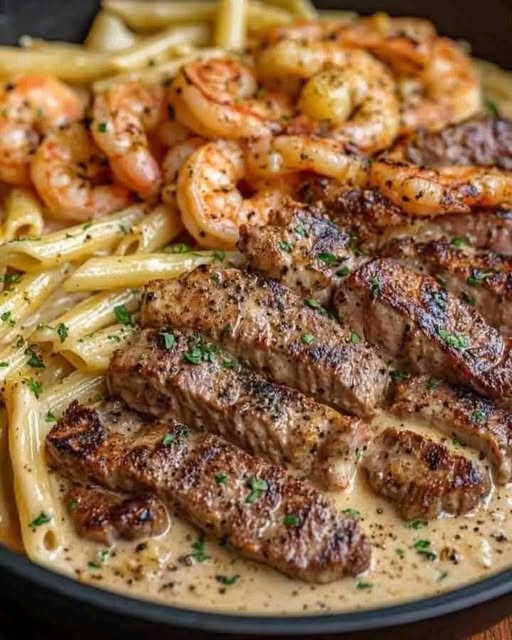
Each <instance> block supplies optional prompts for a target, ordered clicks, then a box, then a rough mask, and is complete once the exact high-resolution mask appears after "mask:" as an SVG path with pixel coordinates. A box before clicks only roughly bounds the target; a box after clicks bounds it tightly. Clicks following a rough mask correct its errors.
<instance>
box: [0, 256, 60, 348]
mask: <svg viewBox="0 0 512 640" xmlns="http://www.w3.org/2000/svg"><path fill="white" fill-rule="evenodd" d="M68 273H69V267H68V266H67V265H61V266H59V267H56V268H55V269H49V270H47V271H44V272H42V273H36V274H27V275H24V276H22V277H21V278H20V279H19V280H18V281H17V282H16V283H15V284H14V285H13V286H12V287H11V288H10V289H6V290H5V291H3V292H2V293H1V294H0V344H1V343H3V344H6V343H7V342H8V341H9V340H11V339H12V338H13V336H15V335H16V334H17V333H18V330H19V327H20V325H22V324H23V320H25V318H27V317H28V316H30V315H31V314H33V313H35V312H36V310H37V309H38V308H40V307H41V306H42V304H43V303H44V302H45V301H46V300H47V299H48V297H49V296H50V294H51V293H53V291H55V289H56V288H57V287H58V286H59V285H60V284H61V283H62V281H63V280H64V279H65V278H66V276H67V275H68Z"/></svg>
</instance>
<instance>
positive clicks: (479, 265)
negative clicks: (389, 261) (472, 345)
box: [381, 238, 512, 336]
mask: <svg viewBox="0 0 512 640" xmlns="http://www.w3.org/2000/svg"><path fill="white" fill-rule="evenodd" d="M381 255H384V256H388V257H392V258H394V259H395V260H399V261H400V262H402V264H405V265H407V266H410V267H412V268H414V269H416V270H417V271H419V272H420V273H428V274H430V275H431V276H433V277H435V278H436V280H438V282H439V283H440V284H442V285H443V286H445V287H446V288H447V289H448V291H450V292H451V293H453V294H454V295H456V296H459V297H460V298H461V300H462V301H463V302H466V303H467V304H470V305H471V306H473V307H474V308H475V309H476V310H477V311H479V312H480V313H481V314H482V316H483V317H484V318H485V320H486V321H487V322H488V323H489V324H491V325H493V326H494V327H496V329H498V331H500V332H501V333H503V334H504V335H507V336H510V335H512V257H507V256H504V255H501V254H496V253H492V252H474V251H469V250H463V249H459V248H456V247H454V246H453V244H452V243H450V242H449V241H447V240H433V241H432V242H415V241H414V239H413V238H400V239H398V238H397V239H395V240H393V241H392V242H391V243H389V244H388V245H386V246H385V247H384V249H383V251H382V252H381Z"/></svg>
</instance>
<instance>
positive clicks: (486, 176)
mask: <svg viewBox="0 0 512 640" xmlns="http://www.w3.org/2000/svg"><path fill="white" fill-rule="evenodd" d="M369 185H370V186H371V187H375V188H377V189H379V191H380V192H381V193H382V194H383V195H384V196H386V197H387V198H388V199H389V200H391V202H394V203H395V204H396V205H398V206H399V207H401V208H402V209H403V210H404V211H406V212H407V213H409V214H412V215H415V216H438V215H442V214H447V213H468V212H469V211H471V210H472V209H475V208H494V207H497V206H498V205H500V204H503V203H507V202H508V203H510V202H512V172H507V171H501V170H498V169H494V168H483V167H468V166H447V167H441V168H438V169H429V168H424V167H420V166H418V165H415V164H413V163H411V162H407V161H405V160H404V158H403V155H402V151H401V150H396V151H394V152H392V153H390V154H387V155H385V156H382V157H380V158H377V159H376V160H374V161H373V163H372V166H371V169H370V178H369Z"/></svg>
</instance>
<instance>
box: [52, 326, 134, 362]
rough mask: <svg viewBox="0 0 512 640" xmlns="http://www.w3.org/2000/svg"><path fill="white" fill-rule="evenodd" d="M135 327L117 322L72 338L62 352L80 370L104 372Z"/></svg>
mask: <svg viewBox="0 0 512 640" xmlns="http://www.w3.org/2000/svg"><path fill="white" fill-rule="evenodd" d="M132 333H133V327H131V326H129V325H122V324H117V325H113V326H111V327H105V328H104V329H100V330H99V331H96V332H95V333H93V334H91V335H87V336H84V337H83V338H79V339H78V340H70V341H69V342H67V343H66V345H65V348H62V350H61V354H62V355H63V356H64V357H65V358H66V359H67V360H69V362H70V363H71V364H72V365H74V366H75V367H76V368H77V369H79V370H80V371H87V372H91V371H95V372H101V373H104V372H105V371H106V370H107V369H108V365H109V363H110V358H111V357H112V355H113V353H114V351H116V350H117V349H119V348H120V347H121V346H122V345H123V343H124V342H125V341H126V340H127V339H128V338H129V337H130V336H131V335H132Z"/></svg>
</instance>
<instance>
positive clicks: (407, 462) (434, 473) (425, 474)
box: [363, 428, 491, 520]
mask: <svg viewBox="0 0 512 640" xmlns="http://www.w3.org/2000/svg"><path fill="white" fill-rule="evenodd" d="M363 464H364V467H365V469H366V471H367V472H368V480H369V482H370V485H371V487H372V489H373V490H374V491H375V492H376V493H378V494H380V495H382V496H384V497H385V498H387V499H388V500H390V501H391V502H393V503H394V504H395V506H396V508H397V509H398V511H399V513H400V515H401V516H402V518H405V519H406V520H413V519H415V518H425V519H427V520H431V519H434V518H438V517H439V516H440V515H441V514H443V513H450V514H453V515H460V514H463V513H467V512H468V511H471V510H472V509H474V508H475V507H476V506H477V505H478V503H479V502H480V500H481V499H482V498H483V497H484V496H486V495H487V494H488V493H489V491H490V488H491V484H490V481H489V477H488V475H487V474H486V473H485V472H484V471H483V469H482V468H481V466H480V465H479V464H478V463H477V462H474V461H473V460H469V459H468V458H465V457H464V456H461V455H456V454H454V453H451V452H450V450H449V449H448V448H447V447H446V446H444V445H443V444H438V443H436V442H434V441H433V440H430V439H429V438H425V437H424V436H422V435H421V434H419V433H415V432H414V431H402V430H399V429H394V428H388V429H385V430H384V431H383V432H382V433H381V434H380V435H379V436H378V437H377V438H376V439H375V440H374V441H373V442H372V445H371V447H370V449H369V451H368V452H367V454H366V456H365V459H364V462H363Z"/></svg>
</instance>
